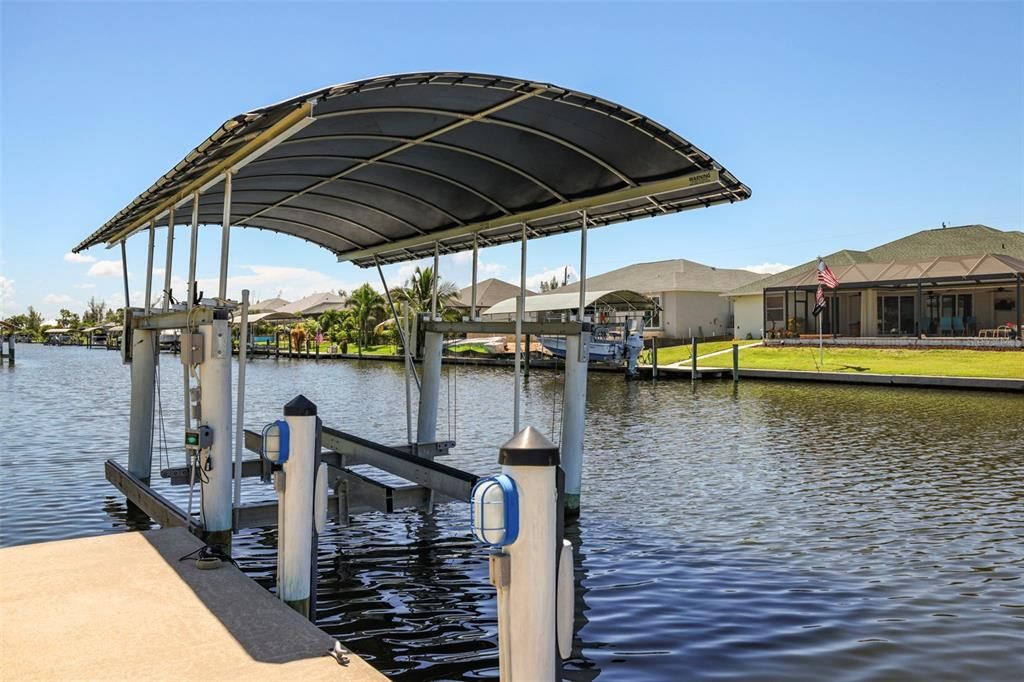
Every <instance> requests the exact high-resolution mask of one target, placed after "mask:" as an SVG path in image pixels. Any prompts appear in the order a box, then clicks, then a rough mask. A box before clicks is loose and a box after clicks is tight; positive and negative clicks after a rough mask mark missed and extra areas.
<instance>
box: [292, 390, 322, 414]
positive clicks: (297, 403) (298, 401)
mask: <svg viewBox="0 0 1024 682" xmlns="http://www.w3.org/2000/svg"><path fill="white" fill-rule="evenodd" d="M284 416H286V417H315V416H316V405H314V404H313V403H312V402H310V400H309V398H307V397H306V396H304V395H302V394H301V393H300V394H299V395H297V396H295V397H294V398H292V399H291V400H290V401H288V402H287V403H286V404H285V406H284Z"/></svg>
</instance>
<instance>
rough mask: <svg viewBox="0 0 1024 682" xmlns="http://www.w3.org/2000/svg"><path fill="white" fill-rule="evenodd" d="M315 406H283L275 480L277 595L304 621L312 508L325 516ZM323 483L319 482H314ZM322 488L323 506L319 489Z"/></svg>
mask: <svg viewBox="0 0 1024 682" xmlns="http://www.w3.org/2000/svg"><path fill="white" fill-rule="evenodd" d="M316 412H317V409H316V405H314V404H313V403H312V402H310V401H309V400H308V399H307V398H306V397H305V396H302V395H299V396H296V397H295V398H293V399H292V400H291V401H290V402H289V403H288V404H287V405H285V406H284V420H285V421H286V422H287V423H288V438H289V448H288V459H287V461H285V463H284V464H283V465H282V471H281V472H279V473H278V474H277V482H276V484H275V487H276V488H277V491H278V505H277V532H278V535H277V595H278V597H279V598H280V599H281V600H282V601H283V602H284V603H286V604H287V605H288V606H290V607H291V608H293V609H295V610H296V611H298V612H299V613H301V614H302V615H303V616H306V617H307V618H309V617H311V615H312V608H311V601H312V600H311V597H312V592H313V585H312V583H313V580H312V572H313V570H315V564H314V563H313V556H314V553H315V551H316V544H315V543H314V536H315V532H314V523H315V520H316V519H315V517H316V514H315V513H314V507H315V506H316V505H317V504H318V502H322V505H323V509H324V511H326V502H327V500H326V491H327V488H326V483H327V475H326V472H325V471H324V472H322V473H321V470H322V469H324V468H326V465H323V466H321V463H320V461H319V459H320V453H319V444H320V436H319V432H320V420H319V419H318V418H317V414H316ZM320 478H322V481H320V480H318V479H320ZM321 485H322V486H323V491H322V493H323V494H322V496H323V498H324V499H323V500H322V501H318V500H317V499H316V498H317V495H318V492H320V491H318V488H319V487H320V486H321Z"/></svg>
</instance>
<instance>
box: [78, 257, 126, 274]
mask: <svg viewBox="0 0 1024 682" xmlns="http://www.w3.org/2000/svg"><path fill="white" fill-rule="evenodd" d="M85 274H87V275H89V276H90V277H120V276H121V261H119V260H98V261H96V262H95V263H93V264H92V267H91V268H89V271H88V272H87V273H85Z"/></svg>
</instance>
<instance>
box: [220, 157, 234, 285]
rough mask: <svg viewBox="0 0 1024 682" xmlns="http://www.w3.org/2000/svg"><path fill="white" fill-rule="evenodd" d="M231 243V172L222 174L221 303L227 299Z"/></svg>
mask: <svg viewBox="0 0 1024 682" xmlns="http://www.w3.org/2000/svg"><path fill="white" fill-rule="evenodd" d="M230 241H231V171H228V172H226V173H224V215H223V217H222V218H221V232H220V280H219V282H218V286H217V297H218V298H220V300H222V301H226V300H227V298H228V251H229V247H230Z"/></svg>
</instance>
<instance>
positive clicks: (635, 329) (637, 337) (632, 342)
mask: <svg viewBox="0 0 1024 682" xmlns="http://www.w3.org/2000/svg"><path fill="white" fill-rule="evenodd" d="M629 327H630V329H629V333H628V334H627V335H626V342H625V346H626V379H635V378H636V377H637V376H638V375H639V374H640V372H639V369H638V368H637V363H638V362H639V360H640V351H642V350H643V349H644V322H643V320H630V321H629Z"/></svg>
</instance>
